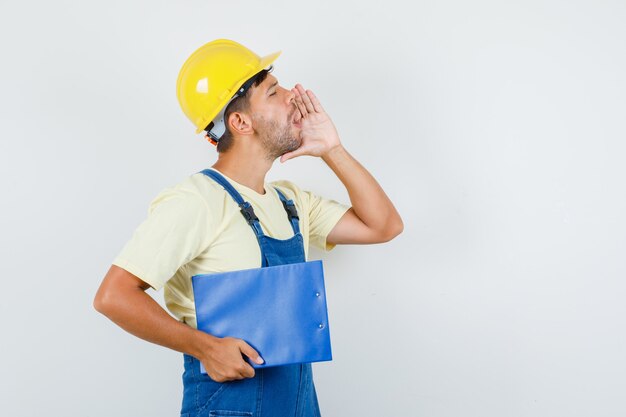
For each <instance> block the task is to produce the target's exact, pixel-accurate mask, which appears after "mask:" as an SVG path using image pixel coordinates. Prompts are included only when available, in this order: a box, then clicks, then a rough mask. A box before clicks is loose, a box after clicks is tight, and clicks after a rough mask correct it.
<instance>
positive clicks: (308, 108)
mask: <svg viewBox="0 0 626 417" xmlns="http://www.w3.org/2000/svg"><path fill="white" fill-rule="evenodd" d="M296 88H297V89H298V92H299V93H300V97H301V98H302V102H303V103H304V107H306V111H307V112H309V113H314V112H315V107H313V103H311V99H310V98H309V95H308V94H307V93H306V91H305V90H304V87H302V85H300V84H296Z"/></svg>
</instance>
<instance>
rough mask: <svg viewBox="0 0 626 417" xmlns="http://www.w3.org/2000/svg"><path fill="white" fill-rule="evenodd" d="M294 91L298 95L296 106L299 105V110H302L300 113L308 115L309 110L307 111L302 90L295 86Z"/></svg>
mask: <svg viewBox="0 0 626 417" xmlns="http://www.w3.org/2000/svg"><path fill="white" fill-rule="evenodd" d="M292 91H293V92H294V94H295V95H296V98H295V101H296V106H297V107H298V110H299V111H300V114H301V115H302V117H304V116H306V115H307V111H306V107H305V105H304V102H303V101H302V96H301V95H300V92H299V91H298V90H297V89H296V88H294V89H293V90H292Z"/></svg>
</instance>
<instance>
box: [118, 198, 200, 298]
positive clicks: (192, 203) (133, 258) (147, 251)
mask: <svg viewBox="0 0 626 417" xmlns="http://www.w3.org/2000/svg"><path fill="white" fill-rule="evenodd" d="M210 221H211V220H210V216H209V210H208V208H207V205H206V202H205V201H204V200H203V199H202V197H201V196H200V195H199V194H197V193H194V192H192V191H185V190H180V189H177V190H172V189H168V190H166V191H163V192H161V193H160V194H159V195H158V196H157V197H156V198H155V199H154V200H153V201H152V203H151V204H150V209H149V213H148V217H147V218H146V219H145V220H144V221H143V222H142V223H141V224H140V225H139V226H138V227H137V229H136V230H135V232H134V233H133V235H132V237H131V239H130V240H129V241H128V242H127V243H126V245H125V246H124V248H123V249H122V251H121V252H120V253H119V255H118V256H117V257H116V258H115V260H114V261H113V264H114V265H117V266H119V267H120V268H124V269H125V270H127V271H128V272H130V273H132V274H134V275H136V276H137V277H139V278H140V279H142V280H143V281H145V282H147V283H148V284H150V285H151V286H152V287H153V288H154V289H155V290H157V291H158V290H160V289H161V288H162V287H163V286H164V285H165V283H166V282H167V281H168V280H169V279H170V278H171V277H172V276H174V274H175V273H176V271H177V270H178V269H179V268H180V267H181V266H183V265H185V264H186V263H187V262H189V261H190V260H192V259H193V258H195V257H196V256H198V255H199V254H200V253H201V252H202V251H204V250H205V249H206V248H207V247H208V245H209V244H210V240H211V236H210V230H211V229H212V227H211V226H210V224H209V223H210Z"/></svg>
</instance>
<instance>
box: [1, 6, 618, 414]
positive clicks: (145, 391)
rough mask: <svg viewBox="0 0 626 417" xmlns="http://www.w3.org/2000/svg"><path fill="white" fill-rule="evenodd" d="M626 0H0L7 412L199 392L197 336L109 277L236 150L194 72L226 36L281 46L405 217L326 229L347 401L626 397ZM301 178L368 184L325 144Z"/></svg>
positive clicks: (132, 408)
mask: <svg viewBox="0 0 626 417" xmlns="http://www.w3.org/2000/svg"><path fill="white" fill-rule="evenodd" d="M624 22H626V5H625V3H624V2H623V1H621V0H620V1H564V0H563V1H556V0H550V1H521V0H518V1H513V2H498V1H485V0H478V1H474V2H462V1H450V0H444V1H429V2H424V1H420V2H401V1H399V0H388V1H384V2H375V1H369V2H368V1H344V2H339V1H335V2H328V1H316V2H294V1H290V2H287V1H258V2H257V1H247V2H244V1H225V0H224V1H220V2H209V1H202V2H200V1H183V0H179V1H154V0H153V1H107V2H104V1H103V2H88V1H74V2H72V1H54V2H48V1H41V0H40V1H30V2H29V1H23V2H17V1H13V2H10V1H8V0H3V1H2V2H1V3H0V54H1V55H0V60H1V66H0V74H1V76H0V118H1V133H0V155H1V158H2V160H1V163H0V181H1V186H2V191H3V193H2V204H1V207H2V215H1V216H0V228H1V229H0V230H1V233H0V244H1V255H0V256H1V257H2V262H1V267H0V268H1V272H2V276H1V279H2V285H1V287H0V291H1V292H0V294H2V301H1V302H0V313H1V319H0V320H1V328H2V336H1V341H0V349H1V354H0V415H2V416H90V417H91V416H93V417H96V416H116V417H125V416H129V417H130V416H133V417H134V416H151V417H152V416H155V417H157V416H164V417H165V416H176V415H178V412H179V410H180V402H181V398H182V384H181V374H182V365H183V363H182V355H181V354H179V353H178V352H174V351H170V350H168V349H165V348H162V347H160V346H157V345H153V344H150V343H148V342H144V341H142V340H140V339H137V338H135V337H134V336H132V335H130V334H128V333H126V332H124V331H123V330H121V329H120V328H118V327H117V326H115V325H114V324H113V323H112V322H110V321H109V320H108V319H106V318H105V317H104V316H102V315H100V314H99V313H97V312H96V311H95V310H94V309H93V307H92V301H93V297H94V295H95V292H96V290H97V288H98V286H99V284H100V281H101V279H102V278H103V277H104V274H105V273H106V271H107V269H108V268H109V266H110V264H111V261H112V260H113V258H114V257H115V256H116V255H117V253H118V252H119V251H120V250H121V248H122V246H123V245H124V243H125V242H126V241H127V240H128V239H129V238H130V236H131V235H132V232H133V230H134V229H135V227H136V226H137V225H138V224H139V223H140V222H141V221H142V220H143V219H144V218H145V216H146V214H147V208H148V203H149V202H150V200H151V199H152V198H153V197H154V196H156V194H157V193H158V192H159V191H160V190H161V189H163V188H165V187H167V186H170V185H173V184H175V183H177V182H179V181H180V180H182V179H183V178H184V177H186V176H187V175H191V174H192V173H194V172H197V171H199V170H201V169H203V168H206V167H208V166H210V165H211V164H212V163H213V162H214V160H215V158H216V154H215V150H214V149H213V148H212V147H211V146H210V145H209V144H208V143H207V142H206V141H205V140H204V139H203V138H202V137H201V136H199V135H195V134H194V133H193V130H194V128H193V126H192V125H191V124H190V123H189V121H188V120H187V119H186V118H185V117H184V115H183V114H182V112H181V111H180V109H179V108H178V103H177V101H176V94H175V83H176V77H177V74H178V70H179V68H180V66H181V65H182V63H183V62H184V60H185V59H186V58H187V56H188V55H189V54H190V53H191V52H193V51H194V50H195V49H196V48H197V47H199V46H200V45H202V44H204V43H205V42H208V41H210V40H213V39H216V38H231V39H234V40H237V41H239V42H241V43H243V44H244V45H246V46H248V47H249V48H251V49H252V50H254V51H256V52H257V53H259V54H262V55H264V54H268V53H271V52H274V51H276V50H282V51H283V55H282V56H281V57H280V58H279V60H278V61H277V63H276V69H275V72H274V74H275V75H276V76H277V77H278V79H279V80H280V82H281V83H282V84H283V85H284V86H286V87H291V86H293V85H294V83H296V82H301V83H302V84H303V85H304V86H305V87H307V88H311V89H313V90H314V91H315V92H316V93H317V95H318V97H319V98H320V100H321V101H322V104H323V105H324V106H325V108H326V110H327V111H328V112H329V114H330V115H331V116H332V117H333V120H334V121H335V123H336V125H337V128H338V130H339V132H340V135H341V137H342V140H343V143H344V145H345V147H346V148H347V149H348V150H349V151H350V152H351V153H352V154H353V155H354V156H355V157H356V158H357V159H358V160H359V161H361V163H363V165H364V166H366V167H367V168H368V169H369V170H370V171H371V172H372V173H373V174H374V176H375V177H376V178H377V179H378V180H379V182H380V183H381V185H382V186H383V188H384V189H385V191H386V192H387V193H388V195H389V196H390V197H391V199H392V200H393V201H394V203H395V204H396V206H397V208H398V210H399V211H400V213H401V215H402V217H403V219H404V222H405V231H404V233H403V234H402V235H400V236H399V237H398V238H397V239H395V240H393V241H392V242H390V243H387V244H384V245H375V246H343V247H337V249H335V250H334V251H332V252H330V253H328V254H324V253H321V252H319V251H318V252H313V257H314V258H320V257H321V258H323V259H324V261H325V265H326V269H327V277H326V279H327V292H328V300H329V303H330V304H329V314H330V324H331V332H332V341H333V353H334V360H333V361H332V362H329V363H323V364H317V365H315V366H314V370H315V381H316V385H317V390H318V395H319V399H320V406H321V409H322V413H323V415H324V416H325V417H335V416H364V417H375V416H428V417H460V416H477V417H501V416H550V417H554V416H568V417H571V416H594V417H597V416H623V415H626V401H625V400H624V388H625V386H626V359H625V357H624V352H625V348H626V336H625V334H626V333H625V332H624V328H625V325H626V305H625V302H624V296H625V295H626V283H625V282H624V272H626V267H625V262H624V249H625V248H626V236H625V233H624V232H625V231H626V230H625V229H626V220H624V213H625V209H626V193H625V192H624V176H625V174H626V168H625V167H624V165H623V163H624V155H625V151H626V144H625V139H626V134H625V133H626V128H625V125H624V120H625V117H624V116H625V111H626V98H625V97H626V80H625V77H624V74H626V48H625V47H624V45H625V43H626V42H625V41H626V24H624ZM279 178H286V179H290V180H292V181H294V182H296V183H297V184H299V185H300V186H301V187H302V188H305V189H309V190H313V191H315V192H317V193H320V194H322V195H325V196H327V197H330V198H335V199H338V200H340V201H343V202H345V203H348V202H349V200H348V196H347V193H346V191H345V189H344V188H343V186H342V185H341V183H340V182H339V181H338V180H337V179H336V177H334V175H333V174H332V172H331V171H330V170H329V169H328V168H327V167H326V166H325V165H324V163H323V162H322V161H321V160H318V159H315V158H310V157H302V158H298V159H295V160H293V161H289V162H287V163H285V164H284V165H281V164H280V163H279V162H277V163H276V164H275V168H274V169H273V170H272V171H270V173H269V176H268V180H274V179H279ZM151 294H152V296H154V297H155V298H156V299H158V300H160V301H161V302H162V292H159V293H155V292H151Z"/></svg>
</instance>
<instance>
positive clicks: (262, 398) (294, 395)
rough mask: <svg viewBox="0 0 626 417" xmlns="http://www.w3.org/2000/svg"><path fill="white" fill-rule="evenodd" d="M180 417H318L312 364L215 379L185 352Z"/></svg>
mask: <svg viewBox="0 0 626 417" xmlns="http://www.w3.org/2000/svg"><path fill="white" fill-rule="evenodd" d="M183 357H184V365H185V371H184V373H183V387H184V395H183V404H182V409H181V417H212V416H250V417H287V416H289V417H321V415H320V410H319V406H318V402H317V394H316V392H315V385H314V383H313V373H312V370H311V364H309V363H304V364H296V365H285V366H276V367H271V368H263V369H257V370H256V372H255V375H254V377H253V378H245V379H240V380H235V381H227V382H215V381H213V379H211V377H209V376H208V375H207V374H202V373H200V361H199V360H198V359H196V358H194V357H193V356H190V355H187V354H184V355H183Z"/></svg>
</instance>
